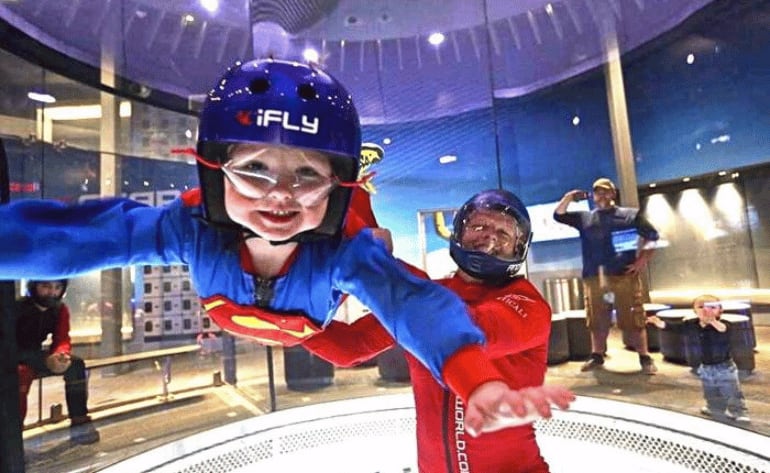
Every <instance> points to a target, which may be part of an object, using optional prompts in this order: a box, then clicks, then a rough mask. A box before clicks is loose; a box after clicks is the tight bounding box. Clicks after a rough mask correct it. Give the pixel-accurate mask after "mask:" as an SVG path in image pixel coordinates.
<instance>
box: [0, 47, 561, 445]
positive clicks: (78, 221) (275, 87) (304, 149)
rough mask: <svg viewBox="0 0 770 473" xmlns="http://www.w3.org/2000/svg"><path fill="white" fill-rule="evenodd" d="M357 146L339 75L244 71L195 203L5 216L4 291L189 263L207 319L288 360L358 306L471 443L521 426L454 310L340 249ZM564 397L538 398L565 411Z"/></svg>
mask: <svg viewBox="0 0 770 473" xmlns="http://www.w3.org/2000/svg"><path fill="white" fill-rule="evenodd" d="M360 146H361V134H360V125H359V120H358V114H357V112H356V110H355V107H354V105H353V102H352V99H351V98H350V95H349V94H348V93H347V91H346V90H345V89H344V87H343V86H342V85H341V84H340V83H339V82H337V81H336V80H335V79H334V78H333V77H331V76H329V75H328V74H326V73H325V72H324V71H322V70H320V69H318V68H315V67H311V66H308V65H303V64H299V63H294V62H285V61H279V60H273V59H269V60H255V61H251V62H247V63H244V64H237V65H235V66H233V67H231V68H230V69H228V71H227V72H226V73H225V75H224V76H223V77H222V78H221V79H220V81H219V82H218V83H217V85H216V86H215V87H214V88H213V89H212V90H211V91H210V92H209V95H208V98H207V100H206V103H205V105H204V108H203V111H202V113H201V117H200V127H199V140H198V149H197V152H196V156H197V159H198V170H199V178H200V184H201V187H200V189H199V190H194V191H191V192H187V193H185V194H183V195H182V196H181V198H179V199H177V200H176V201H174V202H171V203H170V204H168V205H165V206H163V207H148V206H146V205H143V204H141V203H138V202H134V201H131V200H128V199H124V198H113V199H104V200H98V201H90V202H86V203H83V204H79V205H75V206H67V205H63V204H61V203H58V202H51V201H39V200H23V201H17V202H14V203H12V204H9V205H7V206H2V207H0V220H2V221H3V225H2V227H0V238H1V239H2V241H4V242H6V243H5V246H4V248H3V250H2V252H0V279H15V278H36V279H45V278H51V279H55V278H61V277H70V276H76V275H79V274H83V273H86V272H89V271H94V270H98V269H106V268H115V267H122V266H126V265H134V264H161V265H169V264H187V265H189V267H190V271H191V277H192V280H193V284H194V285H195V288H196V290H197V292H198V294H199V295H200V297H201V301H202V305H203V307H204V308H205V309H206V311H207V312H208V314H209V316H210V317H211V318H212V320H214V321H215V322H216V323H217V324H218V325H220V326H221V327H222V328H223V329H224V330H227V331H229V332H231V333H234V334H236V335H241V336H247V337H251V338H253V339H255V340H258V341H260V342H263V343H266V344H282V345H285V346H292V345H295V344H298V343H301V342H302V341H303V340H306V339H307V338H309V337H312V336H313V335H315V334H317V333H319V332H320V331H322V330H323V329H324V327H326V326H327V325H328V323H329V322H330V321H331V319H332V317H333V315H334V313H335V311H336V310H337V308H338V306H339V304H340V302H341V301H342V299H343V296H344V294H352V295H354V296H355V297H357V298H358V299H359V300H360V301H361V302H362V303H364V304H365V305H367V306H368V307H369V308H370V309H372V311H373V312H374V313H376V314H377V317H378V320H379V322H380V323H382V325H383V326H384V327H385V328H386V330H387V331H388V332H389V333H391V334H393V336H394V338H395V339H396V340H397V341H398V343H399V344H401V345H402V346H403V347H404V348H405V349H407V350H408V351H410V352H411V353H413V354H414V355H415V356H416V357H417V358H418V359H419V360H420V361H421V362H422V363H423V364H425V366H426V367H427V368H428V369H429V370H430V372H431V374H432V375H433V376H434V377H436V379H438V380H440V381H441V382H442V383H443V384H445V385H447V386H449V387H450V389H452V390H453V391H454V392H456V393H457V394H459V395H460V396H461V397H462V398H463V399H464V400H466V401H468V406H469V408H468V415H466V424H467V426H468V428H469V429H470V430H471V431H473V432H479V431H480V430H481V428H482V427H483V426H484V425H485V424H487V423H489V422H490V421H491V419H492V418H493V417H494V416H497V415H507V416H512V415H517V414H518V415H521V414H523V412H524V399H523V397H522V396H525V397H527V396H528V395H526V394H524V395H522V394H521V393H518V392H516V391H514V390H511V389H509V388H508V386H507V385H506V384H505V383H504V382H503V379H504V377H503V375H502V374H501V373H500V372H499V370H497V369H496V368H495V367H494V365H493V364H492V363H490V362H489V360H488V357H487V356H486V355H485V354H484V349H483V345H484V343H485V338H484V335H483V334H482V332H481V331H480V330H479V328H478V327H477V326H476V325H474V324H473V323H472V322H471V320H470V318H469V317H468V313H467V309H466V307H465V304H463V302H462V301H461V300H460V299H459V298H458V297H456V296H455V295H454V294H452V293H451V292H450V291H448V290H446V289H444V288H442V287H441V286H438V285H436V284H433V283H431V282H430V281H426V280H424V279H421V278H418V277H415V276H413V275H412V274H410V273H409V272H408V271H406V270H405V269H404V267H403V266H402V265H401V264H400V263H398V262H397V261H396V260H395V259H394V258H393V257H392V256H391V255H390V253H389V252H388V250H387V249H386V248H385V246H384V245H383V244H382V242H381V241H380V240H378V239H376V238H375V237H374V236H373V233H372V231H371V230H368V229H364V230H362V231H360V232H359V233H357V234H356V235H355V236H353V237H342V235H341V228H342V224H343V221H344V218H345V215H346V212H347V208H348V202H349V200H350V192H351V191H350V189H351V187H355V186H357V185H358V184H359V183H358V182H356V181H355V179H356V174H357V169H358V158H359V152H360ZM417 313H421V314H427V316H426V317H423V318H420V319H419V320H417V319H414V318H413V317H411V315H413V314H417ZM570 396H571V393H569V392H568V391H566V390H560V391H558V392H554V391H553V390H551V391H548V392H545V393H543V394H542V397H547V398H548V399H549V400H552V401H553V402H556V403H557V404H561V405H566V404H567V403H568V400H569V399H570ZM529 397H535V396H529ZM501 406H502V407H503V408H504V409H505V410H506V412H505V413H498V410H499V409H500V408H501ZM507 408H510V410H508V409H507ZM543 410H544V411H545V409H543Z"/></svg>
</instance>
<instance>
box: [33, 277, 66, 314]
mask: <svg viewBox="0 0 770 473" xmlns="http://www.w3.org/2000/svg"><path fill="white" fill-rule="evenodd" d="M46 282H58V283H61V284H62V285H63V286H64V289H62V291H61V295H60V296H58V297H51V296H45V297H43V296H40V295H39V294H38V293H37V285H38V284H40V283H46ZM68 283H69V280H68V279H54V280H50V281H35V280H29V281H27V295H28V296H29V297H30V298H31V299H32V300H33V301H34V302H35V303H36V304H38V305H41V306H43V307H47V308H52V307H58V306H59V305H61V301H62V299H63V298H64V294H66V293H67V284H68Z"/></svg>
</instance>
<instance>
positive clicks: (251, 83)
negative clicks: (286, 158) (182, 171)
mask: <svg viewBox="0 0 770 473" xmlns="http://www.w3.org/2000/svg"><path fill="white" fill-rule="evenodd" d="M235 143H263V144H272V145H283V146H291V147H298V148H304V149H308V150H314V151H317V152H321V153H323V154H325V155H326V156H328V157H329V160H330V162H331V166H332V170H333V172H334V174H335V176H336V177H337V178H338V179H339V180H340V181H343V182H346V181H347V182H349V181H354V180H355V179H356V176H357V174H358V159H359V154H360V149H361V126H360V123H359V119H358V113H357V112H356V109H355V107H354V105H353V100H352V98H351V96H350V94H349V93H348V92H347V90H345V88H344V87H343V86H342V84H340V83H339V82H338V81H337V80H336V79H335V78H333V77H331V76H330V75H329V74H327V73H326V72H324V71H322V70H320V69H318V68H316V67H314V66H310V65H307V64H301V63H297V62H289V61H280V60H275V59H258V60H253V61H250V62H246V63H237V64H235V65H234V66H232V67H230V68H229V69H228V70H227V72H226V73H225V74H224V76H223V77H222V78H221V79H220V80H219V82H217V84H216V86H214V88H213V89H211V91H210V92H209V94H208V97H207V99H206V102H205V104H204V106H203V110H202V112H201V115H200V124H199V130H198V150H197V151H198V155H200V156H202V157H203V158H205V159H206V161H208V162H209V163H212V164H220V165H221V164H223V163H225V162H226V161H227V160H228V153H227V152H228V148H229V147H230V145H232V144H235ZM198 174H199V177H200V183H201V191H202V193H203V205H204V210H205V218H206V220H208V221H209V222H211V223H213V224H215V225H223V226H229V227H234V228H237V227H238V225H237V224H236V223H235V222H233V221H232V220H231V219H230V217H229V216H228V215H227V211H226V209H225V203H224V174H223V172H222V171H221V170H219V169H213V168H212V167H210V166H206V165H205V164H203V163H200V162H199V163H198ZM349 200H350V188H348V187H343V186H337V187H336V188H335V189H334V190H333V191H332V192H331V194H330V195H329V203H328V207H327V210H326V215H325V216H324V219H323V221H322V222H321V225H319V226H318V227H317V228H315V229H313V230H310V231H307V232H303V233H301V234H300V235H297V236H296V237H294V238H292V240H294V241H303V240H309V239H314V238H319V237H331V236H335V235H338V234H339V232H340V231H341V228H342V223H343V221H344V218H345V214H346V213H347V208H348V204H349Z"/></svg>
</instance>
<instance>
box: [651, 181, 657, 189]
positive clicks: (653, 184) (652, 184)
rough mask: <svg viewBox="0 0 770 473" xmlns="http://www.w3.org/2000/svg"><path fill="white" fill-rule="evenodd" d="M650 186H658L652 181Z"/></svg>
mask: <svg viewBox="0 0 770 473" xmlns="http://www.w3.org/2000/svg"><path fill="white" fill-rule="evenodd" d="M650 187H652V188H655V187H658V185H657V184H656V183H654V182H652V183H650Z"/></svg>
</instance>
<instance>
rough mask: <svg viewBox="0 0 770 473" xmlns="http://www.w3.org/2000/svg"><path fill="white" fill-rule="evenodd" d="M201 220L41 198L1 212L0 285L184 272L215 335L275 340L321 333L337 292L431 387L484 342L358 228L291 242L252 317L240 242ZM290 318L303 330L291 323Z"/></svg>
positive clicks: (456, 304)
mask: <svg viewBox="0 0 770 473" xmlns="http://www.w3.org/2000/svg"><path fill="white" fill-rule="evenodd" d="M200 216H201V208H200V207H199V206H197V205H185V203H184V200H183V199H178V200H176V201H174V202H172V203H170V204H168V205H166V206H164V207H149V206H146V205H144V204H140V203H138V202H134V201H131V200H128V199H122V198H115V199H104V200H95V201H89V202H86V203H83V204H79V205H75V206H69V205H64V204H61V203H58V202H54V201H42V200H22V201H17V202H14V203H12V204H9V205H3V206H0V222H2V225H0V241H2V242H3V246H2V248H0V279H19V278H34V279H45V278H59V277H70V276H77V275H81V274H83V273H87V272H90V271H94V270H101V269H108V268H117V267H123V266H127V265H136V264H149V265H168V264H187V265H189V267H190V273H191V275H192V279H193V283H194V285H195V288H196V290H197V292H198V294H199V296H200V297H201V298H202V299H203V303H204V306H205V307H207V309H208V310H211V311H212V312H217V311H222V310H224V311H226V312H228V313H227V314H224V315H223V314H220V316H221V317H220V318H218V319H215V320H218V321H219V320H223V321H225V322H226V323H227V321H235V323H233V324H232V325H230V326H227V327H225V328H226V329H228V330H230V331H233V332H236V333H239V330H240V327H242V328H243V333H247V332H248V330H247V329H253V330H262V329H265V328H276V327H277V328H279V329H282V330H275V331H274V332H271V331H270V330H262V331H260V332H259V333H260V336H259V337H255V338H259V339H261V341H263V342H271V341H273V342H276V343H285V341H286V338H285V337H286V336H289V337H300V338H301V337H303V336H305V334H307V335H310V334H311V333H312V332H313V331H314V330H317V329H322V328H323V327H324V326H326V325H327V324H328V323H330V322H331V319H332V318H333V316H334V314H335V312H336V310H337V309H338V307H339V305H340V303H341V302H342V300H343V297H344V296H343V295H344V294H351V295H353V296H355V297H356V298H358V299H359V300H360V301H361V302H362V303H363V304H365V305H366V306H368V307H369V308H370V309H371V310H372V312H373V313H374V314H376V316H377V318H378V319H379V320H380V322H381V323H382V324H383V326H384V327H385V328H386V329H387V330H388V331H389V332H390V333H391V335H393V336H394V338H395V339H396V340H398V342H399V343H400V344H401V345H402V346H404V347H405V348H406V349H407V350H409V351H410V352H411V353H413V354H414V355H415V356H416V357H417V358H418V359H419V360H420V361H422V363H423V364H425V365H426V366H427V367H428V368H429V369H430V371H431V373H432V374H433V375H434V376H435V377H436V379H441V374H442V369H443V367H444V364H445V361H446V360H447V358H448V357H450V356H451V355H452V354H453V353H455V352H457V351H458V350H459V349H460V348H463V347H465V346H469V345H481V344H483V343H484V341H485V340H484V337H483V334H482V332H481V331H480V330H479V329H478V327H476V326H475V325H474V324H473V323H472V322H471V320H470V318H469V317H468V315H467V312H466V307H465V305H464V304H463V302H462V301H461V300H460V299H459V298H458V297H457V296H456V295H454V294H453V293H452V292H450V291H449V290H447V289H445V288H443V287H441V286H439V285H436V284H434V283H432V282H430V281H427V280H424V279H420V278H418V277H415V276H413V275H412V274H410V273H409V272H408V271H406V270H405V269H404V267H403V266H402V265H401V264H400V263H399V262H398V261H397V260H396V259H394V258H393V257H392V256H391V255H390V254H389V253H388V251H387V249H386V248H385V247H384V246H383V245H382V244H381V243H380V242H379V241H377V240H376V239H374V238H373V237H372V235H371V233H370V232H369V231H368V230H364V231H362V232H361V233H359V234H358V235H356V236H355V237H352V238H346V239H342V240H341V241H336V240H321V241H313V242H307V243H302V244H300V245H299V250H298V252H297V255H296V259H295V260H294V262H293V263H292V265H291V267H290V268H289V270H288V272H287V273H286V274H284V275H282V276H279V277H277V278H275V279H273V280H271V281H270V292H269V302H268V303H267V306H268V307H269V309H270V310H272V311H274V312H273V315H272V316H266V317H262V318H260V315H259V314H258V313H257V314H254V313H249V311H250V310H252V309H254V306H255V305H256V302H257V297H259V296H258V292H259V287H260V286H261V285H263V284H262V283H263V282H262V281H259V280H257V279H256V278H255V277H254V276H253V275H251V274H249V273H248V272H246V271H244V270H243V268H242V267H241V264H240V256H239V250H238V248H239V242H240V236H239V235H238V234H237V233H236V232H232V231H227V230H221V229H217V228H213V227H211V226H209V225H207V224H206V223H205V222H203V221H202V220H201V219H200ZM261 297H264V294H262V296H261ZM297 317H299V318H300V319H302V320H307V322H308V323H307V324H304V323H300V324H297V323H296V322H297V320H298V319H297ZM282 324H283V325H282ZM308 327H310V328H308ZM271 333H274V334H275V336H271V335H270V334H271ZM287 334H288V335H287ZM282 337H283V338H282Z"/></svg>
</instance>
